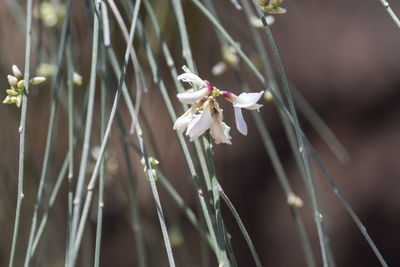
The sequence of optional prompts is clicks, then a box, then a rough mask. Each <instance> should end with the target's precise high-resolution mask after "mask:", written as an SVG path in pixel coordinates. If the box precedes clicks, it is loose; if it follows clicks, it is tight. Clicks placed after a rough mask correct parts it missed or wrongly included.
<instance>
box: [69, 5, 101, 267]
mask: <svg viewBox="0 0 400 267" xmlns="http://www.w3.org/2000/svg"><path fill="white" fill-rule="evenodd" d="M95 9H96V12H94V15H93V20H94V22H93V44H92V62H91V70H90V78H89V100H88V108H87V114H86V123H85V134H84V139H83V146H82V154H81V162H80V167H79V174H78V179H77V186H76V191H75V195H74V201H73V205H74V208H73V214H72V227H71V239H70V243H69V245H68V259H67V261H68V263H69V264H68V266H72V265H73V260H72V258H76V257H77V255H74V251H73V244H74V239H75V236H76V232H77V228H78V221H79V214H80V207H81V199H82V191H83V186H84V183H85V180H86V179H85V178H86V171H87V170H86V169H87V162H88V156H89V149H90V138H91V130H92V122H93V109H94V96H95V88H96V69H97V57H98V55H97V53H98V45H99V18H98V17H97V14H99V3H98V2H96V4H95ZM76 253H77V251H76ZM71 264H72V265H71Z"/></svg>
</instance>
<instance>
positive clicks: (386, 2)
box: [379, 0, 400, 29]
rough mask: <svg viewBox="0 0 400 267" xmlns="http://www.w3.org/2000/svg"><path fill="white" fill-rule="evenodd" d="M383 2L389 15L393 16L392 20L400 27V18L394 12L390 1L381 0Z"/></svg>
mask: <svg viewBox="0 0 400 267" xmlns="http://www.w3.org/2000/svg"><path fill="white" fill-rule="evenodd" d="M379 1H380V2H381V4H382V6H383V7H384V8H385V9H386V12H387V13H388V14H389V16H390V17H391V18H392V20H393V21H394V23H395V24H396V26H397V27H398V28H399V29H400V20H399V18H398V17H397V16H396V14H395V13H394V11H393V10H392V8H391V7H390V5H389V3H388V1H386V0H379Z"/></svg>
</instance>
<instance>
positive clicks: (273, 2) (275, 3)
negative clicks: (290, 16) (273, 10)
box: [270, 0, 283, 7]
mask: <svg viewBox="0 0 400 267" xmlns="http://www.w3.org/2000/svg"><path fill="white" fill-rule="evenodd" d="M282 3H283V0H271V2H270V5H271V6H273V7H278V6H279V5H280V4H282Z"/></svg>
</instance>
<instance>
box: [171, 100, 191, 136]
mask: <svg viewBox="0 0 400 267" xmlns="http://www.w3.org/2000/svg"><path fill="white" fill-rule="evenodd" d="M196 112H197V107H196V106H195V105H193V106H192V107H191V108H190V109H188V110H187V111H186V112H185V113H183V115H182V116H180V117H179V118H178V119H177V120H176V121H175V124H174V130H176V129H178V130H180V131H181V132H183V131H184V130H185V129H186V127H187V126H188V124H189V122H191V121H192V120H193V118H194V115H195V114H196Z"/></svg>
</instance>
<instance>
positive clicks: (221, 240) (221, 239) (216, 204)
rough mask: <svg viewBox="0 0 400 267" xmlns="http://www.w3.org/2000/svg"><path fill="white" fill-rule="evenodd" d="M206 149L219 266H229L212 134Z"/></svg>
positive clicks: (207, 141) (206, 140)
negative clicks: (219, 251) (215, 224)
mask: <svg viewBox="0 0 400 267" xmlns="http://www.w3.org/2000/svg"><path fill="white" fill-rule="evenodd" d="M203 141H204V148H205V150H206V156H207V163H208V166H209V169H210V174H211V175H210V176H211V189H212V196H213V198H212V200H213V209H214V212H215V218H216V222H217V233H218V238H217V241H218V246H219V248H220V250H221V253H222V255H221V256H222V262H220V263H219V264H221V263H222V264H223V266H229V265H230V263H229V261H228V257H227V254H226V246H225V236H226V232H225V227H224V221H223V219H222V211H221V203H220V200H219V191H218V180H217V173H216V171H215V166H214V160H213V155H212V149H213V147H212V143H211V136H210V133H207V137H206V138H204V140H203Z"/></svg>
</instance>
